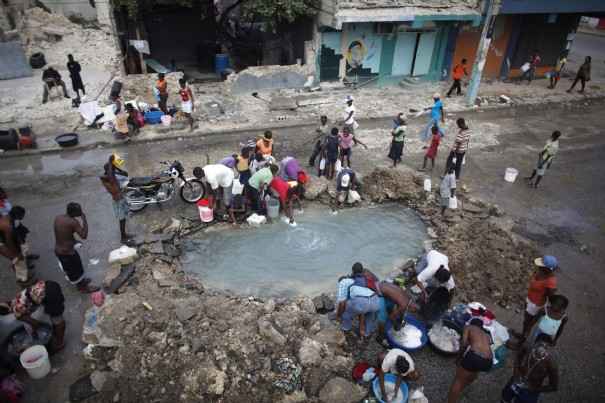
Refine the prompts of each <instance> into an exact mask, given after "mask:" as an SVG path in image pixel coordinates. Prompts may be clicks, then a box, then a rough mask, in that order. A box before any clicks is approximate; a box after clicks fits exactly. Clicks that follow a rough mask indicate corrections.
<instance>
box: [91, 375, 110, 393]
mask: <svg viewBox="0 0 605 403" xmlns="http://www.w3.org/2000/svg"><path fill="white" fill-rule="evenodd" d="M90 382H91V383H92V386H93V387H94V388H95V390H96V391H97V392H103V391H109V390H114V389H115V387H116V379H115V377H114V376H113V374H112V372H111V371H98V370H97V371H94V372H93V373H92V374H90Z"/></svg>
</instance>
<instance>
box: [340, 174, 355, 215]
mask: <svg viewBox="0 0 605 403" xmlns="http://www.w3.org/2000/svg"><path fill="white" fill-rule="evenodd" d="M351 190H355V172H354V171H353V170H352V169H351V168H343V169H342V170H341V171H340V172H339V173H338V175H336V205H337V206H338V207H340V206H342V204H343V203H345V202H347V201H349V191H351Z"/></svg>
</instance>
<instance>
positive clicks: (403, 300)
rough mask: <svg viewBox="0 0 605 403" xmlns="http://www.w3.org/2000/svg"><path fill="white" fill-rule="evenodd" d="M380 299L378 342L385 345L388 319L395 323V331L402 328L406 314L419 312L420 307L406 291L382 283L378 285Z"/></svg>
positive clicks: (393, 285) (384, 282)
mask: <svg viewBox="0 0 605 403" xmlns="http://www.w3.org/2000/svg"><path fill="white" fill-rule="evenodd" d="M377 288H378V293H379V295H381V298H380V310H379V311H378V337H377V341H378V342H379V343H381V344H382V343H383V341H385V340H384V337H385V324H386V322H387V319H388V320H390V321H391V323H393V327H394V328H395V329H400V328H401V323H402V321H403V318H404V317H405V314H406V313H407V312H408V311H409V312H417V311H418V306H417V305H416V304H415V303H414V302H412V300H411V299H410V297H409V296H408V294H407V293H406V291H405V290H404V289H403V288H401V287H399V286H397V285H395V284H391V283H387V282H386V281H382V282H380V283H378V287H377Z"/></svg>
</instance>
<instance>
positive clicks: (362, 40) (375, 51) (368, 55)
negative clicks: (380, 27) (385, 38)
mask: <svg viewBox="0 0 605 403" xmlns="http://www.w3.org/2000/svg"><path fill="white" fill-rule="evenodd" d="M381 48H382V38H380V37H377V36H367V35H362V36H361V37H358V38H355V39H352V40H351V41H350V42H349V44H348V45H347V47H346V54H345V58H346V61H347V74H359V75H371V74H377V73H378V70H379V68H380V52H381Z"/></svg>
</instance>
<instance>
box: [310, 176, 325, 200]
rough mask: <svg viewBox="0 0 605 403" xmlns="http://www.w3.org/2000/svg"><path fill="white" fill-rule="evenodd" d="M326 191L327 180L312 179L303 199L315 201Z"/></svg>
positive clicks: (320, 178)
mask: <svg viewBox="0 0 605 403" xmlns="http://www.w3.org/2000/svg"><path fill="white" fill-rule="evenodd" d="M326 190H328V180H327V179H326V178H325V177H323V176H321V177H319V178H315V177H312V178H311V179H310V180H309V183H308V184H307V186H306V188H305V199H307V200H315V199H317V198H318V197H319V195H320V194H322V193H323V192H325V191H326Z"/></svg>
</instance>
